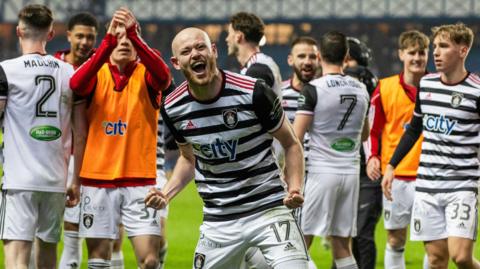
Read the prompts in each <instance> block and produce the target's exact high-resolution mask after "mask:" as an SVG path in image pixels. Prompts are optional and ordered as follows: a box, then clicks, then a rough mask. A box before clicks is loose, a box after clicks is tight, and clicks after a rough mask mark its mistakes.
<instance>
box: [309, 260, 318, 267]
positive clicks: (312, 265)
mask: <svg viewBox="0 0 480 269" xmlns="http://www.w3.org/2000/svg"><path fill="white" fill-rule="evenodd" d="M308 269H317V266H316V265H315V263H314V262H313V260H312V258H310V260H309V261H308Z"/></svg>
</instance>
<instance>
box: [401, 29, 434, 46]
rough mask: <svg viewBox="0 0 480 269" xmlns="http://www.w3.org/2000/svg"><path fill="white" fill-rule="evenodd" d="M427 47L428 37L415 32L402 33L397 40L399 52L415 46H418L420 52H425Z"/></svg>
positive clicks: (428, 43)
mask: <svg viewBox="0 0 480 269" xmlns="http://www.w3.org/2000/svg"><path fill="white" fill-rule="evenodd" d="M429 45H430V40H429V39H428V36H427V35H425V34H424V33H422V32H420V31H417V30H411V31H406V32H403V33H402V34H400V37H399V38H398V48H399V49H401V50H404V49H407V48H410V47H415V46H418V48H419V49H420V50H425V49H428V46H429Z"/></svg>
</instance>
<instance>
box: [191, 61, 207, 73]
mask: <svg viewBox="0 0 480 269" xmlns="http://www.w3.org/2000/svg"><path fill="white" fill-rule="evenodd" d="M206 68H207V65H206V64H205V63H204V62H196V63H194V64H192V70H193V72H195V73H198V74H200V73H204V72H205V70H206Z"/></svg>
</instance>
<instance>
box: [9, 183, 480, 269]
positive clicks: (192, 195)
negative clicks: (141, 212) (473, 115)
mask: <svg viewBox="0 0 480 269" xmlns="http://www.w3.org/2000/svg"><path fill="white" fill-rule="evenodd" d="M201 210H202V204H201V200H200V198H199V196H198V194H197V192H196V190H195V186H194V184H193V183H191V184H189V185H188V187H187V188H186V189H185V190H183V192H181V193H180V194H179V195H178V196H177V197H176V198H175V199H174V200H173V201H172V203H171V205H170V212H169V216H168V222H167V238H168V253H167V264H166V267H165V268H166V269H191V268H192V259H193V253H194V249H195V245H196V243H197V239H198V234H199V233H198V228H199V226H200V223H201V221H202V212H201ZM376 242H377V248H378V257H377V268H384V267H383V252H384V247H385V231H384V229H383V223H382V222H379V224H378V226H377V231H376ZM61 250H62V244H60V245H59V248H58V253H59V257H60V254H61ZM83 253H84V255H83V262H82V268H87V264H86V260H87V258H86V253H87V252H86V249H85V247H84V251H83ZM474 253H475V256H476V257H477V258H478V259H480V243H478V242H477V244H476V248H475V252H474ZM123 254H124V257H125V268H136V264H135V255H134V253H133V250H132V248H131V246H130V243H129V242H128V239H125V242H124V246H123ZM311 254H312V257H313V260H314V261H315V263H316V264H317V267H318V268H319V269H320V268H322V269H324V268H330V264H331V257H330V252H328V251H326V250H325V249H323V247H322V246H321V245H320V242H319V240H318V238H316V239H315V241H314V243H313V247H312V249H311ZM423 255H424V251H423V245H422V243H420V242H408V244H407V247H406V262H407V268H409V269H410V268H411V269H418V268H422V260H423ZM3 267H4V263H3V248H2V251H0V268H3ZM449 268H455V266H453V265H451V266H450V267H449Z"/></svg>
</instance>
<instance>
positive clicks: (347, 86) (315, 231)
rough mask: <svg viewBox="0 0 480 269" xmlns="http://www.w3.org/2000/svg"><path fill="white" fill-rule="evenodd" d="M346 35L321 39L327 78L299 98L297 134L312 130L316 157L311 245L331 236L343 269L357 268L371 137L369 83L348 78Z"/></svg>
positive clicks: (311, 176) (304, 218) (310, 179)
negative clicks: (364, 162)
mask: <svg viewBox="0 0 480 269" xmlns="http://www.w3.org/2000/svg"><path fill="white" fill-rule="evenodd" d="M347 51H348V44H347V38H346V36H345V35H343V34H342V33H339V32H329V33H327V34H325V35H323V36H322V38H321V39H320V57H321V65H322V71H323V76H322V77H321V78H318V79H315V80H312V81H310V82H309V84H307V85H305V87H304V88H303V90H302V92H301V93H300V96H299V98H298V110H297V113H296V116H295V122H294V129H295V133H296V134H297V136H298V138H299V139H300V140H303V137H304V134H305V132H306V130H307V129H308V130H309V134H310V141H309V148H310V152H309V155H308V162H307V169H308V175H307V180H306V183H305V205H304V206H303V208H302V213H301V214H302V215H301V227H302V229H303V232H304V234H305V241H306V243H307V246H310V245H311V243H312V239H313V236H315V235H316V236H330V237H331V239H332V251H333V256H334V259H335V264H336V267H337V268H338V269H347V268H348V269H351V268H357V264H356V262H355V259H354V258H353V256H352V252H351V250H350V238H351V237H353V236H355V235H356V224H357V204H358V195H359V184H360V178H359V175H360V144H361V143H362V140H366V138H367V137H368V121H367V118H366V116H367V109H368V103H369V95H368V92H367V89H366V87H365V85H364V84H363V83H361V82H360V81H358V80H357V79H355V78H353V77H350V76H346V75H344V74H343V68H342V66H343V63H344V61H345V58H346V57H347Z"/></svg>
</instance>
